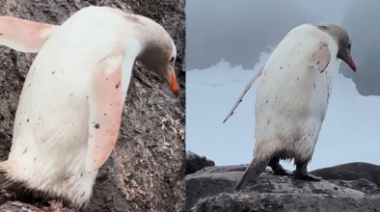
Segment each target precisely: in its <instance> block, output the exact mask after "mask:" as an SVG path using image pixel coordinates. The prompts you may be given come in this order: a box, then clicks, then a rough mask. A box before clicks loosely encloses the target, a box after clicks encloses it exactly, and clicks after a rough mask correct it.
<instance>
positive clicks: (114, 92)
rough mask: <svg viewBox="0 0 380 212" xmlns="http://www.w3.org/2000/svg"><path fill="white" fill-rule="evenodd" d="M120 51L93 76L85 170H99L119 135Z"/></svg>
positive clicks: (98, 67)
mask: <svg viewBox="0 0 380 212" xmlns="http://www.w3.org/2000/svg"><path fill="white" fill-rule="evenodd" d="M122 59H123V54H122V52H121V51H120V49H118V50H115V51H114V52H113V53H111V54H110V55H108V56H106V57H105V58H104V59H103V60H101V61H100V62H99V64H98V66H97V70H94V72H93V73H92V85H91V90H90V95H89V97H88V101H89V110H90V116H89V123H88V124H89V138H88V149H87V155H86V162H85V166H86V167H85V168H86V170H87V171H95V170H97V169H99V168H100V167H101V166H102V165H103V164H104V163H105V162H106V160H107V159H108V157H109V156H110V155H111V152H112V150H113V148H114V146H115V144H116V140H117V137H118V135H119V128H120V121H121V114H122V109H123V104H124V98H123V92H122Z"/></svg>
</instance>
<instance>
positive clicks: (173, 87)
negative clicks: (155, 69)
mask: <svg viewBox="0 0 380 212" xmlns="http://www.w3.org/2000/svg"><path fill="white" fill-rule="evenodd" d="M169 84H170V89H171V90H172V92H173V93H174V95H175V96H178V95H179V87H178V83H177V78H176V77H175V73H174V71H172V70H170V82H169Z"/></svg>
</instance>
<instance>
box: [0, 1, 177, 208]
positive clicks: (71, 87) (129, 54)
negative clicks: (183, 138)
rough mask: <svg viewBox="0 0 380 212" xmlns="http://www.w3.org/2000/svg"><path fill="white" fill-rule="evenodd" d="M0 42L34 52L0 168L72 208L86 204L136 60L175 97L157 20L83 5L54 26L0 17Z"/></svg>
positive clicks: (169, 52)
mask: <svg viewBox="0 0 380 212" xmlns="http://www.w3.org/2000/svg"><path fill="white" fill-rule="evenodd" d="M0 44H1V45H5V46H8V47H10V48H13V49H16V50H19V51H23V52H38V55H37V56H36V58H35V60H34V62H33V64H32V66H31V67H30V70H29V72H28V75H27V77H26V79H25V83H24V86H23V89H22V92H21V96H20V100H19V104H18V108H17V113H16V118H15V121H14V131H13V140H12V147H11V151H10V154H9V157H8V160H6V161H3V162H1V163H0V170H1V171H3V172H5V174H6V176H7V177H8V178H9V179H10V180H11V181H14V182H23V183H24V184H25V185H26V187H27V188H28V189H31V190H36V191H41V192H43V193H46V194H47V195H49V196H54V197H57V199H62V200H64V202H68V203H69V204H70V205H71V206H73V207H76V208H85V207H86V206H87V203H88V201H89V199H90V196H91V193H92V187H93V184H94V182H95V178H96V176H97V173H98V170H99V168H100V167H101V166H102V165H103V164H104V163H105V162H106V160H107V159H108V157H109V156H110V154H111V152H112V150H113V148H114V146H115V143H116V140H117V137H118V134H119V128H120V120H121V115H122V107H123V104H124V100H125V98H126V94H127V90H128V86H129V83H130V81H131V74H132V67H133V64H134V61H135V59H136V58H137V59H138V60H139V61H141V62H142V63H143V64H144V65H145V67H147V68H148V69H150V70H152V71H155V72H156V73H157V74H158V75H160V76H162V77H163V78H165V79H166V80H167V81H168V83H169V85H170V87H171V90H172V91H173V93H174V94H176V95H177V94H178V92H179V91H178V89H179V88H178V84H177V81H176V76H175V73H174V65H175V60H176V46H175V44H174V42H173V40H172V38H171V37H170V35H169V34H168V33H167V32H166V31H165V29H164V28H163V27H162V26H161V25H159V24H158V23H156V22H155V21H153V20H151V19H149V18H147V17H143V16H140V15H134V14H129V13H124V12H123V11H121V10H119V9H113V8H108V7H95V6H91V7H87V8H84V9H81V10H80V11H78V12H76V13H75V14H73V15H72V16H71V17H70V18H69V19H67V20H66V21H65V22H64V23H63V24H62V25H60V26H54V25H49V24H43V23H37V22H31V21H27V20H22V19H18V18H13V17H4V16H2V17H0ZM129 127H133V126H129Z"/></svg>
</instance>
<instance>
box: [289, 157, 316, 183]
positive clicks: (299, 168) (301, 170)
mask: <svg viewBox="0 0 380 212" xmlns="http://www.w3.org/2000/svg"><path fill="white" fill-rule="evenodd" d="M309 161H310V159H308V160H297V159H295V165H296V170H295V171H294V172H293V175H294V178H295V179H298V180H304V181H321V180H322V178H320V177H317V176H314V175H311V174H309V172H308V171H307V164H308V163H309Z"/></svg>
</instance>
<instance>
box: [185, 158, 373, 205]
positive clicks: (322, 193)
mask: <svg viewBox="0 0 380 212" xmlns="http://www.w3.org/2000/svg"><path fill="white" fill-rule="evenodd" d="M245 168H246V166H243V165H241V166H227V167H208V168H204V169H202V170H200V171H198V172H196V173H194V174H190V175H187V176H186V210H187V211H193V212H208V211H221V212H223V211H285V212H287V211H289V212H290V211H380V192H377V189H378V187H377V186H376V184H374V183H372V182H370V181H369V180H367V179H364V178H362V179H359V180H351V181H348V180H322V181H320V182H305V181H298V180H295V179H294V178H293V177H289V176H275V175H273V173H272V172H271V171H270V170H269V169H267V171H266V172H264V173H263V174H261V175H260V177H258V178H257V180H256V181H255V182H253V183H249V184H248V185H247V187H245V188H244V189H243V190H242V191H240V192H236V191H235V186H236V185H237V183H238V181H239V180H240V178H241V177H242V175H243V173H244V170H245Z"/></svg>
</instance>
